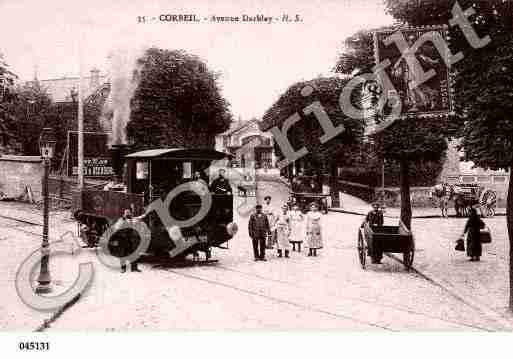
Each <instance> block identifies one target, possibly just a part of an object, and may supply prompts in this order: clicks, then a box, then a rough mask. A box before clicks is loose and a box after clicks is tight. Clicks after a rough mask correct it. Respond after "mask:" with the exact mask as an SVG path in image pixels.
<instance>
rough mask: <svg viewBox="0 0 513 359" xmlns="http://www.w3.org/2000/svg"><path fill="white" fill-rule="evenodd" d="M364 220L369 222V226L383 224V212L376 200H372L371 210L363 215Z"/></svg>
mask: <svg viewBox="0 0 513 359" xmlns="http://www.w3.org/2000/svg"><path fill="white" fill-rule="evenodd" d="M365 222H367V223H369V224H370V225H371V226H382V225H383V223H384V220H383V212H382V211H381V210H380V209H379V203H378V202H374V203H373V204H372V210H371V211H370V212H369V213H367V216H366V217H365Z"/></svg>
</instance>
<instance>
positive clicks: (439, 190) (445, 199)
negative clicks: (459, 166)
mask: <svg viewBox="0 0 513 359" xmlns="http://www.w3.org/2000/svg"><path fill="white" fill-rule="evenodd" d="M452 191H453V188H452V186H449V185H448V184H447V183H445V182H444V183H439V184H437V185H435V186H434V187H433V188H432V189H431V193H430V195H431V198H433V197H435V198H436V199H437V200H438V207H439V208H440V211H441V214H442V217H448V216H449V215H448V213H447V209H448V207H449V199H450V198H451V193H452Z"/></svg>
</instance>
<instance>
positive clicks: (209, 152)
mask: <svg viewBox="0 0 513 359" xmlns="http://www.w3.org/2000/svg"><path fill="white" fill-rule="evenodd" d="M125 157H127V158H141V159H142V158H145V159H151V158H160V159H198V160H220V159H223V158H231V157H233V156H232V155H230V154H228V153H224V152H219V151H216V150H213V149H211V148H181V147H178V148H157V149H153V150H144V151H139V152H135V153H131V154H129V155H126V156H125Z"/></svg>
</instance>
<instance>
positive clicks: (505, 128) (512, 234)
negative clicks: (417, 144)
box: [387, 0, 513, 310]
mask: <svg viewBox="0 0 513 359" xmlns="http://www.w3.org/2000/svg"><path fill="white" fill-rule="evenodd" d="M387 3H388V8H389V11H390V13H391V14H392V15H393V16H394V17H396V18H398V19H401V20H403V21H407V22H409V23H411V24H428V23H447V22H448V20H449V19H450V18H451V14H450V10H451V9H452V7H453V6H454V4H455V1H454V0H451V1H435V0H429V1H424V3H426V5H428V4H429V7H430V10H429V11H425V9H424V8H419V7H410V9H409V10H406V9H405V7H404V6H401V4H400V1H396V0H387ZM459 5H460V6H461V8H462V9H463V10H465V9H468V8H470V7H473V8H474V10H475V12H476V13H475V15H473V16H472V17H470V22H471V24H472V27H473V28H474V30H475V31H476V32H477V34H478V35H479V37H480V38H483V37H484V36H489V37H490V42H489V43H488V44H486V46H484V47H482V48H477V49H475V48H472V47H471V46H470V44H469V42H468V41H467V40H466V38H465V36H464V35H463V33H462V32H461V30H460V29H459V28H457V27H451V33H450V35H451V38H452V40H451V50H452V51H453V53H455V52H456V51H462V52H463V53H464V55H465V57H464V59H463V60H461V61H459V62H458V63H456V65H455V69H454V71H455V73H456V84H455V87H456V91H455V93H456V111H457V114H458V116H459V118H460V119H461V121H462V123H463V124H462V131H461V135H462V146H463V149H464V153H465V157H466V159H467V160H472V161H473V162H474V163H476V164H477V165H478V166H481V167H483V168H490V169H500V168H502V169H508V168H509V169H510V170H511V169H512V168H513V117H512V115H511V114H512V113H513V112H512V110H513V34H512V32H511V29H512V27H513V4H512V2H511V1H502V0H486V1H485V0H472V1H471V0H461V1H459ZM428 12H429V13H430V14H431V15H430V17H428V18H426V13H428ZM510 173H511V171H510ZM506 206H507V208H506V217H507V226H508V235H509V242H510V250H509V252H510V253H509V258H510V270H509V271H510V273H509V275H510V298H509V306H510V309H511V310H513V186H512V185H511V180H510V182H509V188H508V198H507V205H506Z"/></svg>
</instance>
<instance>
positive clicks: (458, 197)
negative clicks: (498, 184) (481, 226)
mask: <svg viewBox="0 0 513 359" xmlns="http://www.w3.org/2000/svg"><path fill="white" fill-rule="evenodd" d="M432 193H433V197H434V198H437V199H438V201H439V206H440V209H441V210H442V216H447V206H448V201H449V200H452V201H453V202H454V210H455V212H456V216H458V217H463V216H468V215H470V209H471V208H472V207H473V206H478V207H479V209H480V211H481V216H483V217H492V216H494V215H495V207H496V206H497V193H496V192H495V191H493V190H491V189H488V188H485V187H483V186H480V185H479V184H477V183H465V182H463V183H454V184H448V183H441V184H439V185H436V186H435V187H434V188H433V192H432Z"/></svg>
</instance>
